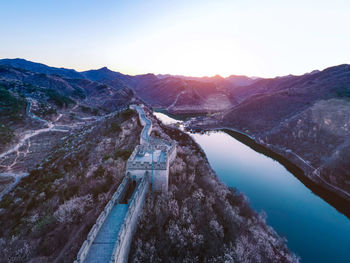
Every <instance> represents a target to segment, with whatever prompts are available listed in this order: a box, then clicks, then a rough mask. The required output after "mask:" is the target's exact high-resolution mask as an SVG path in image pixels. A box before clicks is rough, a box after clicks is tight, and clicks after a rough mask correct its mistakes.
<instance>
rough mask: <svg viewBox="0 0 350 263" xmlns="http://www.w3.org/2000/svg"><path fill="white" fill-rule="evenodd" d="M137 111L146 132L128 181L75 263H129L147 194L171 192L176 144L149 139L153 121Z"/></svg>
mask: <svg viewBox="0 0 350 263" xmlns="http://www.w3.org/2000/svg"><path fill="white" fill-rule="evenodd" d="M130 108H131V109H133V110H136V111H137V112H138V114H139V119H140V122H141V124H142V126H144V127H143V129H142V132H141V136H140V145H138V146H136V148H135V149H134V151H133V152H132V154H131V156H130V157H129V159H128V161H127V164H126V172H125V177H124V179H123V181H122V183H121V184H120V185H119V187H118V189H117V191H116V192H115V193H114V194H113V196H112V198H111V199H110V201H109V202H108V203H107V205H106V206H105V208H104V210H103V211H102V213H101V214H100V216H99V217H98V218H97V220H96V223H95V224H94V225H93V227H92V228H91V230H90V232H89V234H88V236H87V239H86V240H85V241H84V243H83V245H82V246H81V248H80V250H79V252H78V256H77V259H76V260H75V261H74V262H75V263H82V262H89V263H90V262H95V263H99V262H101V263H102V262H111V263H112V262H114V263H122V262H127V261H128V256H129V250H130V244H131V241H132V237H133V234H134V232H135V230H136V227H137V222H138V217H139V215H140V213H141V211H142V207H143V204H144V202H145V198H146V194H147V191H148V190H149V188H150V185H151V186H152V191H155V192H164V191H167V190H168V181H169V166H170V164H171V163H172V162H173V161H174V159H175V157H176V146H177V144H176V142H175V141H166V140H161V139H156V138H153V137H150V134H151V130H152V121H151V120H150V119H149V118H147V117H146V114H145V111H144V109H143V106H142V105H131V106H130Z"/></svg>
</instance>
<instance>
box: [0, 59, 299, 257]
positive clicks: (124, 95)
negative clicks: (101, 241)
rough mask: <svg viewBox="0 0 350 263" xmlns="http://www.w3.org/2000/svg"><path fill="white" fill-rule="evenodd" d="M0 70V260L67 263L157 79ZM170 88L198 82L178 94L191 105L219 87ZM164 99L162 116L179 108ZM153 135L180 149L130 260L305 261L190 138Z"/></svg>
mask: <svg viewBox="0 0 350 263" xmlns="http://www.w3.org/2000/svg"><path fill="white" fill-rule="evenodd" d="M0 65H2V66H0V86H1V87H0V98H1V100H0V103H1V108H0V121H1V123H0V124H1V130H0V132H1V133H2V135H3V136H1V139H2V140H3V141H2V143H1V148H0V154H1V155H0V165H1V166H0V169H1V170H0V172H1V176H0V178H1V180H0V184H1V189H0V190H2V193H3V195H2V196H1V199H0V221H1V222H2V225H1V227H0V262H72V260H73V259H74V258H75V257H76V254H77V252H78V250H79V248H80V247H81V244H82V242H83V241H84V240H85V239H86V235H87V233H88V232H89V230H90V228H91V226H92V225H93V224H94V222H95V221H96V218H97V217H98V215H99V214H100V212H101V211H102V209H103V208H104V206H105V204H106V202H107V201H108V200H109V198H110V196H111V195H112V194H113V192H114V191H115V190H116V189H117V187H118V185H119V183H120V182H121V180H122V178H123V175H124V174H125V164H126V160H127V159H128V157H129V155H130V154H131V151H132V150H133V149H134V147H135V146H136V144H138V142H139V136H140V132H141V125H140V123H139V120H138V116H137V114H136V113H135V112H133V111H131V110H128V109H127V107H128V105H129V104H130V103H132V102H133V101H139V100H140V99H141V100H143V101H147V99H146V98H143V97H141V98H138V97H135V96H134V93H136V94H142V93H139V91H138V88H139V89H140V90H141V88H142V87H146V86H143V85H146V84H144V83H143V81H145V82H147V81H152V79H154V77H155V76H154V75H143V76H134V77H132V76H127V75H122V74H120V73H117V74H115V73H113V72H111V71H109V70H108V69H106V68H103V69H101V70H93V71H88V72H76V71H74V70H68V69H57V68H51V67H48V66H45V65H43V64H38V63H33V62H28V61H25V60H0ZM115 77H116V78H115ZM155 78H156V79H158V80H159V78H157V77H155ZM215 79H216V78H215ZM163 81H165V82H171V83H182V81H185V82H186V83H192V84H191V87H190V88H189V89H187V88H185V91H184V93H182V94H184V96H185V98H188V99H189V102H190V101H191V100H192V97H191V96H194V97H196V96H197V95H198V94H199V96H200V97H201V98H203V100H207V98H208V96H211V94H210V93H211V92H210V91H211V89H212V87H214V86H215V85H214V86H213V84H212V81H211V80H197V79H186V78H172V77H171V78H170V80H169V79H167V78H163ZM215 81H216V80H215ZM217 81H218V82H220V81H222V80H220V78H218V80H217ZM239 81H240V82H242V81H243V82H242V83H247V82H249V83H250V80H249V79H248V80H247V79H244V78H243V79H242V78H239ZM155 82H157V81H156V80H155ZM162 83H163V82H162ZM201 83H208V84H207V86H206V87H207V90H204V89H203V90H201V89H200V86H201ZM174 85H175V84H174ZM176 85H177V84H176ZM237 86H238V84H237ZM159 88H161V85H160V84H159ZM218 89H220V88H218ZM180 90H181V89H180ZM189 90H190V92H188V91H189ZM199 91H200V92H199ZM180 92H181V91H180ZM198 92H199V93H198ZM225 92H226V91H225ZM219 93H220V94H221V91H220V92H218V93H217V94H214V95H213V96H214V97H215V99H213V101H214V100H216V99H217V98H219V97H220V96H221V95H220V94H219ZM154 94H157V92H156V91H155V93H154ZM218 94H219V95H218ZM168 95H169V93H168V91H167V90H166V89H164V96H168ZM216 96H218V97H216ZM226 96H227V99H228V100H229V101H230V103H231V102H232V101H234V99H233V100H232V97H231V95H230V93H227V95H226ZM169 98H170V99H169V102H168V103H169V104H168V106H167V107H169V106H171V105H172V104H173V106H171V107H174V106H175V105H178V104H177V102H176V99H178V100H179V101H183V98H180V96H179V97H178V98H175V100H171V97H169ZM154 99H158V100H159V102H161V101H162V99H161V98H156V96H155V97H154ZM173 99H174V98H173ZM219 100H221V99H220V98H219ZM185 101H186V103H188V102H187V99H186V100H185ZM213 101H211V102H210V103H209V104H207V105H210V107H214V105H215V103H214V102H213ZM174 102H175V103H174ZM148 103H149V102H148ZM181 103H184V104H183V105H187V104H185V102H181ZM207 103H208V102H207ZM158 105H159V106H163V104H161V103H159V104H158ZM164 105H165V104H164ZM227 105H228V103H227ZM165 106H166V105H165ZM205 107H207V108H208V107H209V106H205ZM225 107H226V106H225ZM198 112H199V111H198ZM148 114H150V116H151V117H152V115H151V110H149V112H148ZM152 118H153V120H154V121H156V119H155V118H154V117H152ZM153 129H154V130H153V133H154V135H156V136H158V137H170V138H172V139H175V140H177V141H178V142H179V149H178V155H177V157H176V161H175V165H174V166H173V167H172V168H171V174H170V181H171V183H170V189H171V190H170V191H169V193H168V194H165V195H157V196H155V197H154V199H153V198H152V196H149V198H148V201H147V205H146V207H145V209H144V211H143V216H142V219H141V221H140V223H139V228H138V232H137V235H136V238H135V240H134V243H133V248H132V251H133V252H132V253H131V256H130V261H135V262H140V261H151V262H154V261H171V262H183V261H188V262H196V261H197V262H200V261H207V262H222V261H228V262H230V261H235V262H260V261H269V262H281V261H282V262H297V261H298V259H297V257H296V256H295V255H293V254H292V253H291V252H290V251H289V250H288V249H287V247H286V244H285V240H283V239H281V238H280V237H278V235H277V234H276V233H275V232H274V230H273V229H272V228H270V227H268V226H267V225H266V222H265V219H264V215H263V214H257V213H256V212H254V211H253V210H252V209H251V208H250V206H249V203H248V201H247V199H246V198H245V197H244V196H243V195H242V194H239V193H238V192H237V191H236V190H235V189H228V188H227V187H226V186H225V185H223V184H221V183H220V182H219V181H218V179H217V178H216V175H215V173H214V172H213V171H212V170H211V168H210V166H209V164H208V161H207V160H206V157H205V155H204V153H203V152H202V151H201V150H200V148H199V147H198V146H197V145H196V144H195V143H194V141H193V140H192V139H191V138H190V137H189V136H187V135H186V134H184V133H182V132H181V131H179V130H177V129H174V128H169V127H166V126H163V125H162V124H161V123H158V125H154V127H153ZM4 136H6V137H4ZM199 219H200V220H199ZM218 244H222V246H221V245H220V246H218Z"/></svg>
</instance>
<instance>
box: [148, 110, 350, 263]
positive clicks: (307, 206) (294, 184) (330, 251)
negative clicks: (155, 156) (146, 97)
mask: <svg viewBox="0 0 350 263" xmlns="http://www.w3.org/2000/svg"><path fill="white" fill-rule="evenodd" d="M154 114H155V115H156V116H157V118H158V119H160V120H161V121H162V122H163V123H165V124H170V123H175V122H178V120H175V119H173V118H170V117H169V116H167V115H165V114H163V113H159V112H155V113H154ZM191 136H192V138H193V139H194V140H195V141H196V142H197V143H198V144H199V145H200V146H201V147H202V149H203V150H204V152H205V154H206V155H207V158H208V160H209V163H210V165H211V167H212V168H213V169H214V170H215V172H216V174H217V176H218V177H219V179H220V180H221V181H222V182H224V183H226V185H228V186H232V187H235V188H237V189H238V190H239V191H241V192H243V193H244V194H245V195H246V196H247V197H248V198H249V200H250V203H251V205H252V207H253V208H254V209H255V210H257V211H265V213H266V214H267V222H268V224H269V225H271V226H272V227H273V228H274V229H275V230H276V231H277V233H278V234H279V235H280V236H283V237H285V238H286V239H287V240H288V242H287V245H288V247H289V248H290V249H291V250H292V251H293V252H294V253H296V254H297V255H298V256H300V257H301V262H303V263H309V262H310V263H313V262H315V263H323V262H324V263H338V262H339V263H346V262H350V220H349V219H348V218H347V217H345V216H344V215H343V214H342V213H340V212H338V211H337V210H336V209H335V208H333V207H332V206H331V205H329V204H328V203H327V202H325V201H324V200H323V199H321V198H320V197H318V196H317V195H315V194H313V193H312V192H311V191H310V189H308V188H307V187H306V186H305V185H304V184H302V183H301V182H300V181H299V180H298V179H297V178H296V177H295V176H294V175H293V174H291V173H290V172H288V171H287V170H286V169H285V168H284V166H282V165H281V164H280V163H278V162H277V161H275V160H273V159H271V158H269V157H267V156H265V155H263V154H260V153H258V152H256V151H254V150H253V149H251V148H250V147H248V146H246V145H245V144H243V143H241V142H239V141H238V140H236V139H235V138H233V137H231V136H230V135H228V134H226V133H225V132H221V131H219V132H210V133H206V134H191Z"/></svg>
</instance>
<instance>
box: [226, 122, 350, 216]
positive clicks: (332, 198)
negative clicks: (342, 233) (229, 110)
mask: <svg viewBox="0 0 350 263" xmlns="http://www.w3.org/2000/svg"><path fill="white" fill-rule="evenodd" d="M223 131H224V132H226V133H227V134H229V135H230V136H232V137H234V138H235V139H237V140H238V141H240V142H242V143H244V144H245V145H247V146H249V147H250V148H252V149H253V150H254V151H257V152H259V153H262V154H264V155H266V156H268V157H270V158H272V159H274V160H276V161H277V162H279V163H280V164H282V165H283V166H284V167H285V168H286V169H287V170H288V171H289V172H290V173H292V174H293V175H294V176H295V177H296V178H298V180H299V181H300V182H302V183H303V184H304V185H305V186H306V187H307V188H309V189H310V190H311V191H312V192H313V193H314V194H316V195H318V196H320V197H321V198H322V199H323V200H325V201H326V202H327V203H329V204H330V205H332V206H333V207H334V208H336V209H337V210H338V211H339V212H341V213H342V214H344V215H346V216H347V217H348V218H350V200H349V199H347V198H346V197H345V196H344V195H343V194H342V193H340V192H335V191H334V190H333V189H330V187H329V186H328V185H326V184H324V183H323V184H322V181H318V182H317V181H314V180H313V179H314V178H313V179H311V178H310V177H308V176H307V175H306V171H305V170H304V169H305V168H304V169H302V168H301V167H302V165H303V163H302V162H301V161H298V159H297V158H294V159H293V160H291V159H292V157H293V155H291V156H290V158H289V159H288V158H287V157H285V156H284V155H282V154H281V153H278V152H277V148H275V149H274V150H272V149H270V148H268V147H271V145H269V146H265V145H262V144H259V143H257V142H256V141H255V140H254V139H253V138H251V137H249V136H247V135H244V134H243V133H240V132H237V131H234V130H231V129H223ZM296 163H298V164H296Z"/></svg>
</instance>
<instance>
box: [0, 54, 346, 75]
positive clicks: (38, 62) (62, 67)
mask: <svg viewBox="0 0 350 263" xmlns="http://www.w3.org/2000/svg"><path fill="white" fill-rule="evenodd" d="M4 59H9V60H16V59H19V60H25V61H27V62H32V63H37V64H42V65H45V66H48V67H53V68H58V69H68V70H74V71H76V72H78V73H82V72H85V71H90V70H101V69H103V68H106V69H108V70H110V71H113V72H116V73H121V74H123V75H129V76H139V75H147V74H153V75H155V76H166V75H169V76H172V77H185V78H214V77H217V76H218V77H221V78H224V79H226V78H229V77H231V76H235V77H247V78H250V79H273V78H280V77H287V76H303V75H305V74H310V73H312V72H314V71H318V72H320V71H323V70H325V69H327V68H332V67H337V66H341V65H350V64H347V63H343V64H338V65H330V66H327V67H325V68H322V69H313V70H311V71H308V72H304V73H301V74H291V73H290V74H287V75H279V76H272V77H262V76H250V75H245V74H234V73H233V74H230V75H227V76H222V75H220V74H214V75H210V76H208V75H204V76H191V75H179V74H172V73H156V72H146V73H141V74H127V73H124V72H121V71H118V70H114V69H111V68H109V67H108V66H102V67H100V68H95V67H92V68H90V69H87V70H83V71H81V70H77V69H75V68H67V67H64V66H59V65H58V66H53V65H48V64H45V63H42V62H40V61H32V60H29V59H26V58H19V57H13V58H0V60H4Z"/></svg>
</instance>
